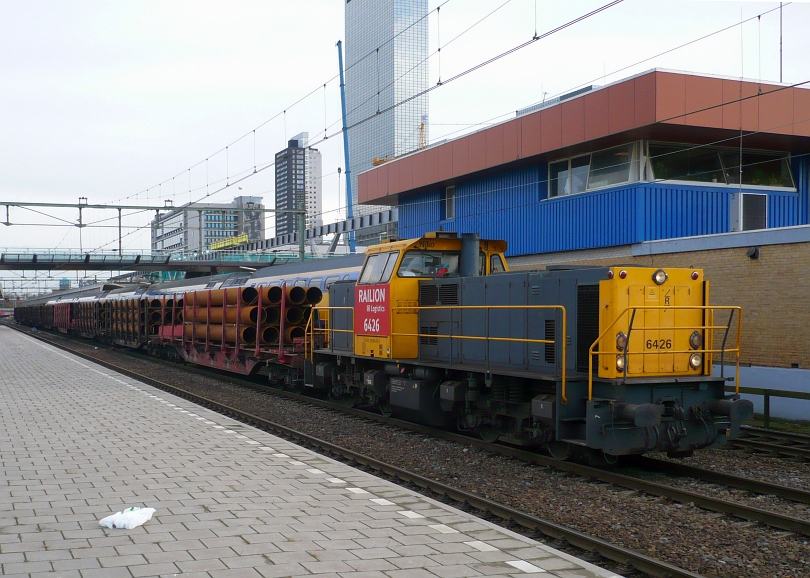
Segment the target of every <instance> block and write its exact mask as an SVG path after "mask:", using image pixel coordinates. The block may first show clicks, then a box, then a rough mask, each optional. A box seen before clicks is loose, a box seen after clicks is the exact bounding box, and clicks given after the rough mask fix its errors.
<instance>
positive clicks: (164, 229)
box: [152, 197, 265, 254]
mask: <svg viewBox="0 0 810 578" xmlns="http://www.w3.org/2000/svg"><path fill="white" fill-rule="evenodd" d="M263 208H264V205H262V197H237V198H235V199H234V200H233V202H232V203H191V204H186V205H183V206H182V207H178V208H167V211H166V212H165V213H161V215H160V217H159V218H158V219H156V220H153V221H152V253H153V254H165V253H193V252H195V251H197V252H201V251H207V250H209V248H210V247H211V243H214V242H216V241H222V240H224V239H227V238H229V237H236V236H238V235H241V234H246V235H247V236H248V239H249V241H263V240H264V230H265V217H264V215H265V214H264V213H263V212H262V211H261V210H259V209H263ZM234 209H248V210H234ZM250 209H256V210H255V211H254V210H250Z"/></svg>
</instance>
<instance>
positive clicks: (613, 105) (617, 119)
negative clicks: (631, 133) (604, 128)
mask: <svg viewBox="0 0 810 578" xmlns="http://www.w3.org/2000/svg"><path fill="white" fill-rule="evenodd" d="M606 90H607V91H608V107H609V108H608V110H609V116H608V130H609V131H610V132H611V134H612V133H617V132H621V131H623V130H630V129H631V128H633V127H634V126H635V124H636V87H635V84H634V83H633V82H632V81H630V82H621V83H619V84H614V85H613V86H609V87H607V89H606Z"/></svg>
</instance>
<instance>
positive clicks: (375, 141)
mask: <svg viewBox="0 0 810 578" xmlns="http://www.w3.org/2000/svg"><path fill="white" fill-rule="evenodd" d="M427 14H428V2H427V0H346V59H345V62H346V71H345V73H346V110H347V123H348V124H347V126H349V127H351V128H349V162H350V163H351V171H352V175H351V181H352V197H353V205H354V214H355V215H366V214H369V213H373V212H376V211H379V210H380V207H374V206H365V205H359V206H358V205H357V175H359V174H360V173H362V172H363V171H367V170H368V169H370V168H371V167H372V166H373V164H374V159H378V160H379V161H384V160H386V159H392V158H394V157H397V156H400V155H403V154H405V153H408V152H410V151H413V150H415V149H417V148H419V146H420V143H426V142H427V140H428V138H427V114H428V95H427V94H423V95H422V96H418V97H416V98H413V99H412V100H410V101H408V102H406V103H404V104H399V106H396V107H395V105H397V104H398V103H402V102H403V101H404V100H406V99H408V98H410V97H413V96H414V95H416V94H419V93H420V92H422V91H424V90H426V89H427V87H428V60H427V59H428V18H427ZM378 113H379V114H378ZM367 119H368V120H367ZM358 123H359V124H358ZM353 125H356V126H353ZM377 236H379V233H377ZM358 240H360V239H359V237H358Z"/></svg>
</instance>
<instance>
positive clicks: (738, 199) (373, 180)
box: [359, 70, 810, 256]
mask: <svg viewBox="0 0 810 578" xmlns="http://www.w3.org/2000/svg"><path fill="white" fill-rule="evenodd" d="M532 108H535V107H532ZM532 108H530V109H529V110H532ZM809 152H810V90H807V89H802V88H795V87H790V86H782V85H765V84H761V83H757V82H749V81H740V80H733V79H723V78H717V77H707V76H699V75H692V74H684V73H675V72H668V71H661V70H654V71H651V72H648V73H644V74H640V75H638V76H635V77H632V78H629V79H625V80H622V81H620V82H617V83H614V84H611V85H608V86H605V87H593V88H591V89H590V90H587V91H585V92H582V91H577V92H576V93H574V94H573V95H572V96H571V97H570V98H565V97H562V98H561V99H559V100H557V101H556V102H554V103H552V104H550V105H548V106H541V107H540V108H539V109H537V110H533V111H532V112H529V113H528V114H523V113H522V112H521V111H519V112H518V113H517V114H516V117H515V118H514V119H512V120H509V121H507V122H504V123H501V124H499V125H495V126H493V127H489V128H487V129H484V130H481V131H478V132H476V133H473V134H470V135H466V136H463V137H460V138H459V139H456V140H453V141H450V142H446V143H442V144H440V145H438V146H434V147H431V148H427V149H424V150H420V151H417V152H415V153H412V154H410V155H408V156H405V157H401V158H398V159H395V160H393V161H390V162H388V163H386V164H385V165H382V166H380V167H376V168H375V169H372V170H370V171H367V172H365V173H362V174H361V175H360V178H359V198H360V201H361V202H365V203H373V204H382V203H388V204H395V205H397V206H398V208H399V236H400V237H401V238H412V237H418V236H420V235H422V234H423V233H425V232H427V231H433V230H438V229H439V228H442V229H444V230H450V231H459V232H478V233H480V234H481V235H482V237H485V238H498V239H505V240H506V241H508V243H509V253H508V254H509V255H510V256H518V255H532V254H538V253H549V252H560V251H573V250H581V249H594V248H601V247H612V246H618V245H630V244H633V243H639V242H644V241H653V240H659V239H670V238H679V237H688V236H695V235H709V234H716V233H725V232H729V231H742V230H753V229H765V228H775V227H786V226H795V225H805V224H808V223H810V215H808V189H809V188H810V182H808V173H809V172H810V171H809V170H808V167H809V166H810V165H809V164H808V153H809ZM741 182H742V184H740V183H741Z"/></svg>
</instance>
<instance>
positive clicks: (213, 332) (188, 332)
mask: <svg viewBox="0 0 810 578" xmlns="http://www.w3.org/2000/svg"><path fill="white" fill-rule="evenodd" d="M206 327H207V328H208V335H209V337H210V339H211V341H223V336H224V341H225V343H236V326H235V325H197V327H196V328H195V327H194V326H193V325H192V324H190V323H186V324H185V325H183V333H184V334H185V336H186V339H191V336H192V329H194V330H195V331H194V332H193V334H194V335H196V337H197V339H202V340H204V339H205V335H206ZM239 333H240V335H239V340H240V341H241V342H242V343H246V344H249V345H253V344H255V343H256V328H255V327H242V328H241V330H240V331H239Z"/></svg>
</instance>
